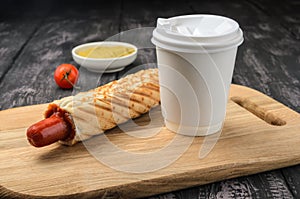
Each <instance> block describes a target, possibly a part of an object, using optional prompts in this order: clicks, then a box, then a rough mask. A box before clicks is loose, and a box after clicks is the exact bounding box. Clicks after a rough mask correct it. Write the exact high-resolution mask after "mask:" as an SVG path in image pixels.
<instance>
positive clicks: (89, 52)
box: [76, 46, 134, 58]
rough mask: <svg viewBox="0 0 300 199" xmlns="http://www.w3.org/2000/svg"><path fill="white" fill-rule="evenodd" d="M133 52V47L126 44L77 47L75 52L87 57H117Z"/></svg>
mask: <svg viewBox="0 0 300 199" xmlns="http://www.w3.org/2000/svg"><path fill="white" fill-rule="evenodd" d="M133 52H134V48H131V47H126V46H96V47H95V46H93V47H86V48H83V49H78V50H77V51H76V53H77V54H78V55H80V56H82V57H87V58H117V57H124V56H126V55H129V54H131V53H133Z"/></svg>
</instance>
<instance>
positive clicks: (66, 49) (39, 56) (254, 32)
mask: <svg viewBox="0 0 300 199" xmlns="http://www.w3.org/2000/svg"><path fill="white" fill-rule="evenodd" d="M193 13H212V14H219V15H224V16H228V17H231V18H233V19H235V20H237V21H238V22H239V24H240V26H241V28H242V29H243V31H244V37H245V42H244V44H243V45H242V46H241V47H240V48H239V52H238V55H237V61H236V67H235V70H234V75H233V82H234V83H236V84H241V85H245V86H248V87H251V88H254V89H257V90H259V91H261V92H263V93H265V94H267V95H269V96H271V97H272V98H274V99H276V100H278V101H280V102H282V103H283V104H285V105H287V106H288V107H290V108H292V109H294V110H295V111H297V112H300V82H299V81H300V2H299V1H297V0H290V1H280V2H275V1H273V0H247V1H240V0H226V1H218V2H212V1H197V0H185V1H181V2H177V1H176V2H175V1H173V2H168V3H166V2H163V1H161V0H155V1H154V0H152V1H141V0H137V1H125V0H114V1H100V0H98V1H88V0H87V1H84V0H80V1H78V0H76V1H75V0H73V1H64V2H62V1H58V0H57V1H38V0H36V1H33V0H27V1H21V0H20V1H16V0H6V1H1V6H0V89H1V92H0V99H1V100H0V110H4V109H8V108H12V107H18V106H26V105H32V104H40V103H46V102H51V101H52V100H54V99H58V98H61V97H63V96H68V95H71V94H72V90H62V89H59V88H58V87H57V86H56V84H55V82H54V80H53V72H54V70H55V68H56V66H58V65H59V64H61V63H73V64H75V62H74V61H73V60H72V57H71V49H72V48H73V47H74V46H76V45H78V44H82V43H86V42H91V41H101V40H105V39H106V38H108V37H110V36H112V35H115V34H117V33H119V32H121V31H126V30H129V29H133V28H138V27H154V26H155V24H156V19H157V17H171V16H175V15H183V14H193ZM153 57H154V51H153V50H151V49H150V50H147V49H146V50H143V51H141V52H140V54H139V58H138V59H137V61H136V62H135V63H134V64H132V65H130V66H129V67H127V68H126V69H125V70H124V71H121V72H119V73H112V74H105V75H103V77H102V78H101V80H100V82H99V83H98V84H105V83H107V82H109V81H111V80H113V79H116V78H119V77H120V76H122V75H123V74H124V73H125V72H126V71H128V70H130V69H132V68H134V67H135V66H137V65H141V64H143V63H152V62H153V61H154V60H153V59H154V58H153ZM76 66H77V67H78V68H80V66H78V65H76ZM299 133H300V130H299ZM0 197H1V194H0ZM151 198H300V165H296V166H292V167H288V168H283V169H278V170H274V171H269V172H265V173H260V174H256V175H251V176H246V177H240V178H235V179H230V180H224V181H221V182H216V183H213V184H208V185H204V186H199V187H194V188H190V189H187V190H179V191H176V192H172V193H166V194H162V195H159V196H153V197H151Z"/></svg>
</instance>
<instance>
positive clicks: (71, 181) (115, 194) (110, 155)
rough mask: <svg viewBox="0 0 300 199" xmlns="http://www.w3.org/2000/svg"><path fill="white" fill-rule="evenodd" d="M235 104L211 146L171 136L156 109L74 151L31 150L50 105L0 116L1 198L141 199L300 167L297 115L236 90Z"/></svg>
mask: <svg viewBox="0 0 300 199" xmlns="http://www.w3.org/2000/svg"><path fill="white" fill-rule="evenodd" d="M230 99H231V100H230V101H229V103H228V107H227V115H226V121H225V124H224V128H223V130H222V132H221V133H217V134H214V135H212V136H208V137H206V138H205V137H196V138H194V137H188V136H181V135H177V134H175V133H173V132H171V131H168V130H167V129H166V128H165V127H164V126H163V122H162V117H161V113H160V109H159V107H158V108H155V109H153V111H152V112H151V113H150V115H151V117H148V115H144V116H142V117H140V118H138V119H137V120H135V123H125V124H124V125H121V126H119V127H118V128H115V129H112V130H110V131H108V132H107V133H106V134H105V135H102V136H96V137H94V138H92V139H90V140H88V141H86V142H84V143H83V144H82V143H80V144H77V145H75V146H73V147H66V146H61V145H59V144H54V145H51V146H48V147H44V148H34V147H32V146H30V145H29V144H28V142H27V140H26V136H25V131H26V128H27V127H28V126H29V125H30V124H32V123H34V122H36V121H38V120H40V119H42V115H43V111H44V110H45V108H46V104H42V105H35V106H27V107H20V108H15V109H8V110H4V111H1V112H0V126H1V129H0V146H1V148H0V175H1V179H0V185H1V186H2V187H1V189H2V190H0V192H4V191H5V192H6V194H8V195H11V196H14V194H15V195H16V196H18V194H24V195H23V196H25V195H29V196H59V197H72V196H74V197H88V198H89V197H92V198H93V197H100V198H101V197H108V196H109V197H112V198H119V197H121V198H138V197H145V196H151V195H154V194H158V193H164V192H169V191H174V190H178V189H183V188H188V187H191V186H196V185H202V184H207V183H210V182H215V181H219V180H224V179H228V178H233V177H237V176H244V175H249V174H254V173H257V172H263V171H267V170H271V169H277V168H281V167H286V166H290V165H295V164H299V163H300V147H299V145H298V137H299V133H298V129H299V128H300V114H298V113H296V112H294V111H292V110H291V109H289V108H287V107H286V106H284V105H283V104H280V103H278V102H276V101H275V100H273V99H271V98H269V97H267V96H266V95H263V94H262V93H259V92H257V91H255V90H252V89H249V88H246V87H243V86H238V85H232V87H231V93H230ZM262 115H263V117H262ZM149 118H151V119H149ZM278 121H279V122H278ZM149 122H151V125H147V124H149ZM135 124H138V126H136V125H135ZM150 131H154V134H153V133H151V134H149V132H150ZM141 135H143V137H136V136H141ZM106 138H108V140H109V143H111V144H112V145H109V144H108V143H107V142H106V141H105V139H106ZM214 142H216V144H215V145H214ZM185 145H186V146H185ZM112 146H116V147H118V149H121V150H117V149H116V150H112V148H111V147H112ZM211 146H213V148H212V150H211V151H209V153H206V152H205V150H207V149H208V150H210V147H211ZM95 151H96V153H95ZM124 151H125V152H126V155H124V154H123V152H124ZM203 151H204V152H203ZM127 153H128V154H130V155H127ZM132 154H135V155H132ZM137 154H140V155H137ZM149 154H150V155H149ZM154 154H157V155H154ZM130 157H136V159H130ZM111 161H112V162H111ZM147 168H150V169H149V170H147ZM266 177H269V178H270V176H266ZM16 179H17V180H16ZM228 182H230V181H228ZM222 186H223V185H222ZM19 196H22V195H19Z"/></svg>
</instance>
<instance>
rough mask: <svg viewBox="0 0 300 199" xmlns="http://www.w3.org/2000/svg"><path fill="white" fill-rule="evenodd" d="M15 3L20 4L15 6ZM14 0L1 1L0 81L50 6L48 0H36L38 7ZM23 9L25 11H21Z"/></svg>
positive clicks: (29, 2)
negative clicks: (45, 0) (41, 1)
mask: <svg viewBox="0 0 300 199" xmlns="http://www.w3.org/2000/svg"><path fill="white" fill-rule="evenodd" d="M15 3H20V4H21V5H19V6H17V7H16V6H15V5H14V4H15ZM31 3H32V1H27V2H26V3H25V4H24V3H22V2H16V1H3V2H1V7H0V13H1V14H0V46H1V47H0V57H1V59H0V82H1V81H2V80H3V78H4V75H5V74H6V72H7V71H8V70H10V68H11V65H12V64H13V63H14V61H15V60H16V59H17V58H18V56H19V55H20V53H21V51H22V50H23V47H24V46H25V45H26V44H27V42H29V40H30V39H31V37H32V35H33V34H34V32H35V31H36V28H37V27H38V25H39V24H40V22H41V21H42V19H43V18H44V17H45V15H46V14H47V13H48V11H49V9H50V8H51V4H50V5H49V2H48V3H47V2H46V3H44V4H41V3H38V2H36V4H37V6H38V7H39V9H36V7H34V6H32V4H31ZM21 9H24V10H25V11H21Z"/></svg>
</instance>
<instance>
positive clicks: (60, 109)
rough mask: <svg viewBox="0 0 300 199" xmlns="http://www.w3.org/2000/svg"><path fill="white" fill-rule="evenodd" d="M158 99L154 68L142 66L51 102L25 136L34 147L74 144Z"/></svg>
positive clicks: (112, 126)
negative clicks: (137, 70) (43, 114)
mask: <svg viewBox="0 0 300 199" xmlns="http://www.w3.org/2000/svg"><path fill="white" fill-rule="evenodd" d="M159 100H160V97H159V85H158V71H157V69H148V70H142V71H139V72H137V73H135V74H131V75H127V76H126V77H124V78H122V79H119V80H116V81H113V82H110V83H108V84H106V85H103V86H100V87H98V88H96V89H93V90H90V91H87V92H81V93H78V94H77V95H75V96H69V97H65V98H62V99H60V100H56V101H54V102H52V103H50V104H49V106H48V109H47V110H46V112H45V119H44V120H42V121H40V122H37V123H35V124H33V125H32V126H30V127H29V128H28V129H27V139H28V141H29V143H30V144H31V145H33V146H35V147H43V146H46V145H49V144H52V143H55V142H57V141H59V142H60V143H62V144H66V145H73V144H75V143H77V142H79V141H83V140H86V139H89V138H91V137H92V136H94V135H98V134H101V133H103V132H104V131H106V130H108V129H111V128H114V127H115V126H117V125H118V124H121V123H124V122H126V121H128V119H130V118H136V117H138V116H140V115H141V114H143V113H146V112H148V111H149V110H150V109H151V108H152V107H154V106H156V105H158V104H159Z"/></svg>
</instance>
